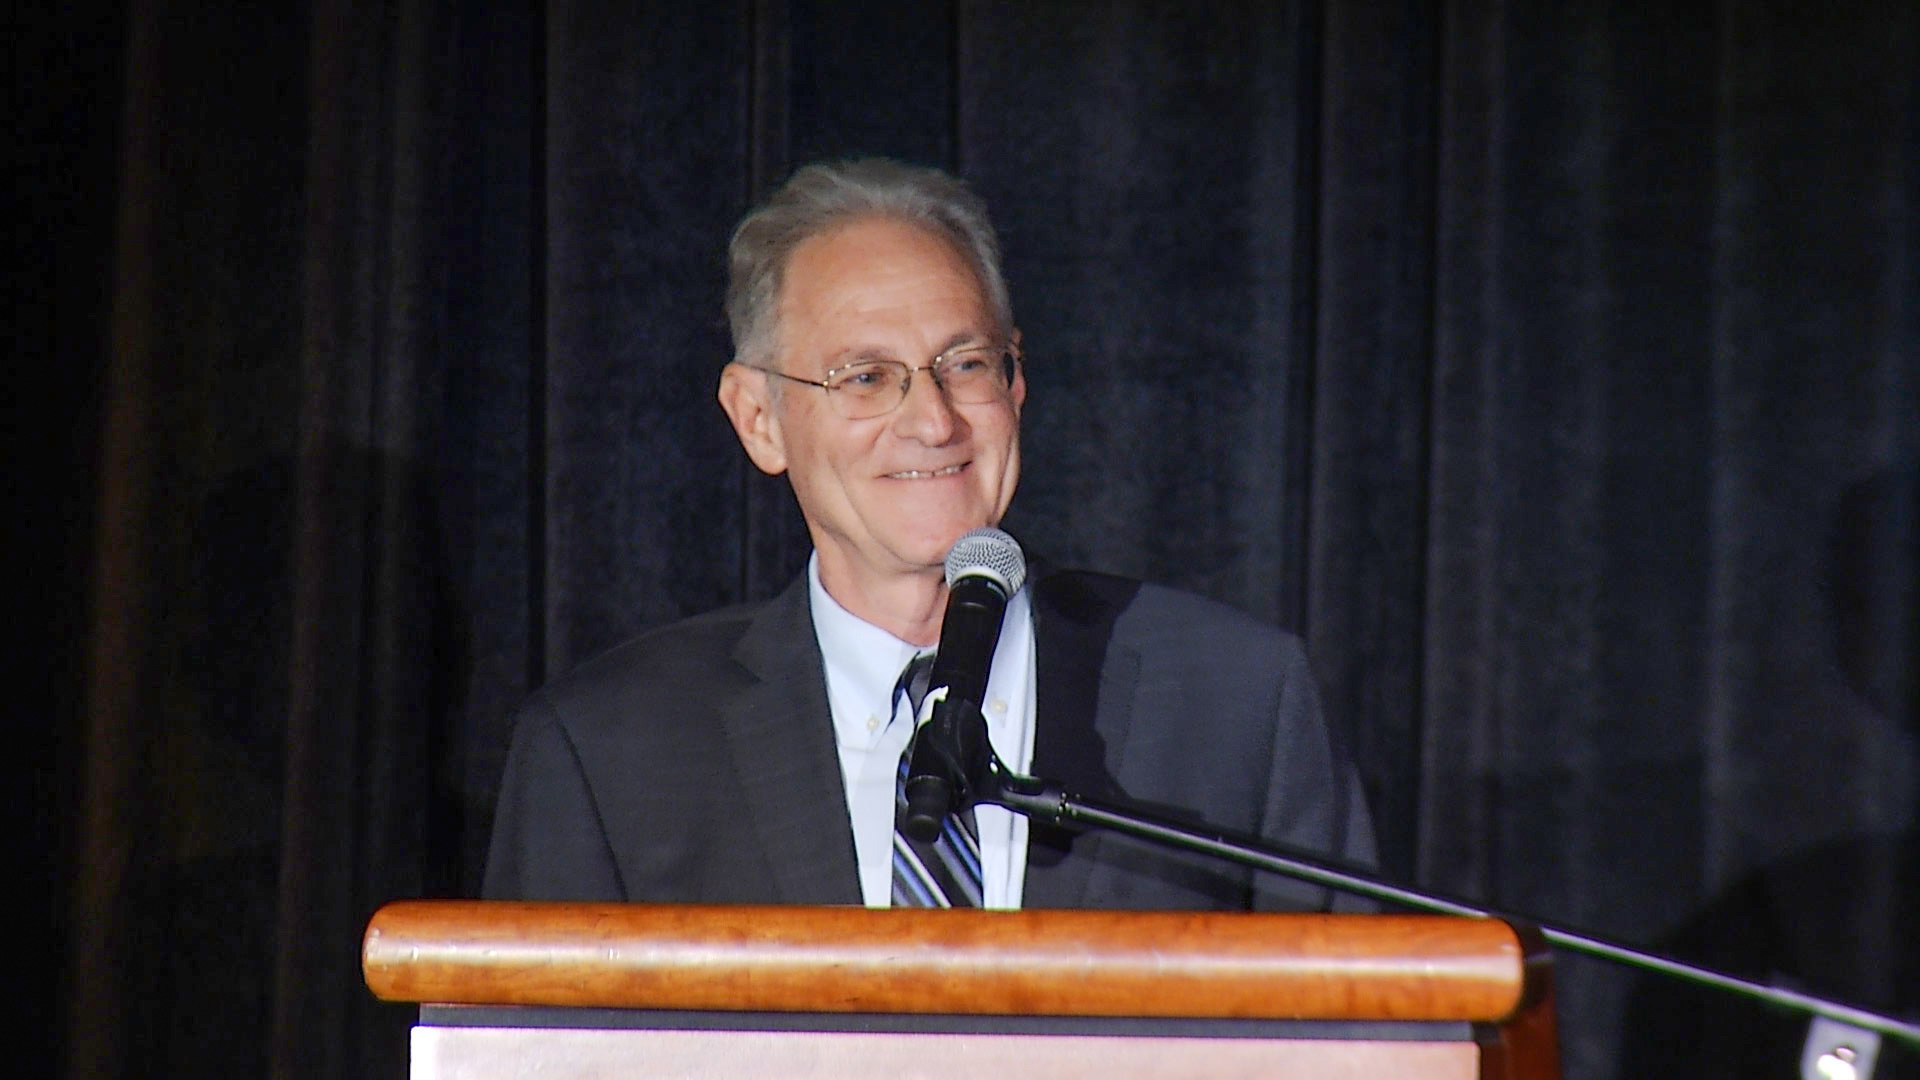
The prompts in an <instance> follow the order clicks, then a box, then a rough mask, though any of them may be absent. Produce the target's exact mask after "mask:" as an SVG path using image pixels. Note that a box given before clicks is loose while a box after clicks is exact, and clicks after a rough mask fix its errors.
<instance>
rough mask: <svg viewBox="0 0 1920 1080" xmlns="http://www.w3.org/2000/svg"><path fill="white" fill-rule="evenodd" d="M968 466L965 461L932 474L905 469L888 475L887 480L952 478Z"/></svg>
mask: <svg viewBox="0 0 1920 1080" xmlns="http://www.w3.org/2000/svg"><path fill="white" fill-rule="evenodd" d="M967 464H968V463H967V462H964V461H963V462H961V463H960V464H958V465H949V466H947V467H946V468H944V469H935V470H934V471H932V472H922V471H921V470H919V469H905V470H902V471H901V472H892V473H888V474H887V479H889V480H932V479H934V478H936V477H941V476H952V475H954V474H955V473H958V472H960V471H961V470H963V469H965V468H966V467H967Z"/></svg>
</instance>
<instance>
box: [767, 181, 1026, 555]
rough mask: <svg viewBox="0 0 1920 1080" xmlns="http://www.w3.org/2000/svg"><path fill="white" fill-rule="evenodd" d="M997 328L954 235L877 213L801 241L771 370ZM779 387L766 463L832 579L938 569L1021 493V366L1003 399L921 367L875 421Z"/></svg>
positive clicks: (932, 349)
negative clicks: (964, 398)
mask: <svg viewBox="0 0 1920 1080" xmlns="http://www.w3.org/2000/svg"><path fill="white" fill-rule="evenodd" d="M999 335H1000V331H999V329H998V327H996V325H995V323H994V320H993V317H992V315H991V312H990V309H989V307H988V305H987V302H986V299H985V298H984V297H983V296H982V294H981V290H980V285H979V282H978V281H977V280H976V279H975V275H974V273H973V269H972V267H971V265H970V264H969V263H968V262H967V260H966V259H965V258H963V257H962V256H961V255H960V254H959V252H958V251H956V250H955V249H954V247H953V245H952V244H951V243H949V242H948V241H947V240H946V239H944V238H943V237H941V236H939V235H937V234H935V233H932V232H929V231H927V230H925V229H922V228H920V227H918V226H914V225H908V224H904V223H901V222H897V221H892V220H888V219H884V218H870V219H863V220H859V221H855V222H853V223H851V224H847V225H843V226H841V227H839V228H837V229H834V230H833V231H831V232H827V233H824V234H821V235H819V236H815V237H813V238H811V239H809V240H807V241H805V242H804V243H802V244H801V245H800V246H799V247H798V248H796V249H795V250H794V253H793V255H792V257H791V260H790V262H789V263H788V266H787V272H786V277H785V282H784V286H783V288H782V291H781V296H780V308H779V324H778V338H779V344H778V347H777V355H778V360H777V366H778V367H779V369H780V370H781V371H784V372H786V373H787V374H789V375H794V376H798V377H800V378H803V379H820V378H821V377H823V376H824V375H825V374H826V373H827V372H828V371H829V370H832V369H833V368H836V367H839V366H841V365H844V364H847V363H849V362H851V361H854V360H865V359H886V360H897V361H899V362H901V363H904V364H906V365H907V366H909V367H916V368H917V367H920V366H922V365H925V364H927V363H930V362H931V361H932V360H933V359H934V358H935V357H937V356H939V355H941V354H942V353H944V352H947V351H948V350H951V349H953V348H955V347H956V346H960V345H971V344H999V343H1003V342H1002V340H1001V338H1000V336H999ZM771 381H772V380H771V378H770V377H769V382H771ZM780 391H781V393H780V394H779V396H778V400H777V403H776V404H774V406H773V407H772V409H771V424H770V432H769V434H770V440H769V441H770V442H771V443H772V444H774V449H775V451H776V457H777V460H775V461H773V462H771V463H772V464H775V465H777V466H784V468H785V469H786V471H787V473H788V475H789V479H790V480H791V481H792V483H793V491H794V494H795V496H797V497H798V499H799V503H800V510H801V513H802V514H803V515H804V516H805V517H806V520H807V527H808V530H809V531H810V532H811V533H812V536H813V541H814V547H815V549H816V550H817V551H818V552H819V553H820V562H821V573H822V576H823V578H824V579H825V580H826V581H827V582H828V584H829V586H830V587H831V586H832V585H833V584H834V583H835V582H836V581H845V582H848V583H849V584H852V583H853V582H856V581H862V580H864V581H873V580H876V579H878V578H884V577H885V576H887V575H896V574H900V573H919V572H925V571H927V570H928V569H929V568H938V567H940V566H941V565H942V563H943V562H944V560H945V559H946V555H947V549H948V548H950V547H952V546H953V542H954V541H955V540H957V539H959V537H960V534H962V533H964V532H966V531H967V530H969V529H975V528H979V527H981V526H984V525H993V524H997V523H998V522H999V520H1000V516H1001V515H1002V514H1003V513H1005V512H1006V509H1007V504H1008V502H1009V501H1011V500H1012V498H1013V489H1014V485H1015V483H1016V482H1017V481H1018V480H1019V474H1020V433H1019V418H1020V406H1021V403H1022V402H1024V401H1025V399H1026V382H1025V378H1024V376H1022V375H1020V374H1018V373H1016V375H1015V377H1014V382H1013V386H1012V388H1011V390H1010V392H1009V394H1008V395H1007V398H1006V400H1004V401H997V402H994V403H991V404H983V405H955V404H953V403H952V402H951V401H949V400H948V399H947V397H946V395H945V393H944V392H943V391H942V390H941V389H940V387H939V386H938V385H937V384H936V383H935V382H934V380H933V378H932V375H931V373H929V372H925V371H921V372H916V373H915V374H914V376H913V381H912V385H911V387H910V389H909V391H908V393H907V397H906V400H905V401H903V402H902V403H901V404H900V406H899V407H898V408H897V409H895V410H894V411H893V412H890V413H888V414H886V415H884V416H878V417H874V418H871V419H866V420H848V419H845V418H843V417H842V416H841V415H840V414H839V413H838V412H836V411H835V409H834V408H833V403H832V402H830V401H828V400H827V398H828V395H829V393H831V391H827V390H822V389H817V388H812V387H805V386H800V385H797V384H792V383H788V384H785V385H783V386H782V387H780ZM749 449H750V450H751V449H752V447H749ZM755 460H756V462H757V463H758V464H760V466H761V467H762V468H768V466H769V464H770V462H769V461H767V460H762V459H761V457H760V456H759V455H758V454H756V455H755ZM768 471H771V472H778V471H779V468H778V467H775V468H770V469H768Z"/></svg>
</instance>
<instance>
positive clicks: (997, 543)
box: [947, 528, 1027, 596]
mask: <svg viewBox="0 0 1920 1080" xmlns="http://www.w3.org/2000/svg"><path fill="white" fill-rule="evenodd" d="M963 577H984V578H990V579H992V580H993V581H996V582H998V583H999V584H1000V585H1001V587H1002V588H1004V589H1006V590H1007V595H1008V596H1012V595H1013V594H1014V593H1017V592H1019V591H1020V586H1022V585H1024V584H1026V582H1027V556H1026V553H1025V552H1023V551H1021V550H1020V543H1019V541H1017V540H1015V539H1014V538H1013V537H1011V536H1008V535H1007V534H1006V533H1004V532H1002V531H1000V530H999V529H993V528H987V529H974V530H973V531H971V532H968V533H966V534H964V535H962V536H961V537H960V539H958V540H955V541H954V542H953V548H952V550H950V551H948V552H947V584H948V585H952V584H953V583H954V582H956V581H958V580H960V579H961V578H963Z"/></svg>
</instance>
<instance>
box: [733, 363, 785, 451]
mask: <svg viewBox="0 0 1920 1080" xmlns="http://www.w3.org/2000/svg"><path fill="white" fill-rule="evenodd" d="M772 381H773V376H771V375H769V374H767V373H766V372H764V371H756V370H754V369H753V368H750V367H746V366H745V365H742V364H728V365H727V366H726V367H724V368H722V369H721V370H720V392H719V398H720V407H721V408H722V409H724V410H726V413H727V419H728V420H729V421H731V422H732V423H733V433H734V434H735V435H737V436H739V437H740V445H741V446H742V447H744V448H745V449H746V451H747V456H748V457H750V458H752V459H753V463H754V465H756V466H758V467H759V469H760V471H761V472H763V473H766V474H767V475H768V476H778V475H780V474H781V473H783V472H786V471H787V446H786V440H785V439H784V438H783V437H782V435H781V431H780V415H779V413H778V412H777V411H776V410H775V409H774V407H773V388H772V387H771V386H769V385H768V384H769V383H771V382H772Z"/></svg>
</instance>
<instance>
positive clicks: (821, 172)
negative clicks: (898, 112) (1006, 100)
mask: <svg viewBox="0 0 1920 1080" xmlns="http://www.w3.org/2000/svg"><path fill="white" fill-rule="evenodd" d="M867 217H882V218H891V219H893V220H896V221H902V222H906V223H908V224H912V225H920V226H924V227H926V228H929V229H931V230H933V231H935V232H937V233H939V234H940V235H942V236H945V237H946V238H947V239H948V240H950V241H952V243H953V245H954V247H955V248H956V249H957V250H958V251H959V252H960V253H961V254H962V255H964V256H966V258H967V261H969V262H970V263H972V264H973V269H974V273H975V275H976V276H978V278H979V279H980V287H981V290H982V291H983V292H985V293H986V300H987V306H988V309H989V311H990V312H991V314H992V315H993V318H994V319H995V320H996V321H997V322H998V323H999V324H1000V325H999V327H998V329H999V330H1000V332H1001V333H1003V334H1010V333H1012V332H1013V305H1012V303H1011V301H1009V300H1008V298H1007V283H1006V279H1005V278H1003V277H1002V276H1001V274H1000V241H999V240H998V239H997V238H996V237H995V236H994V233H993V224H992V222H990V221H989V220H988V219H987V204H986V203H985V202H983V201H982V200H981V198H980V196H978V195H975V194H974V193H973V192H972V191H970V190H968V188H967V186H966V184H965V183H963V182H961V181H960V180H958V179H956V178H955V177H952V176H949V175H948V174H946V173H944V172H941V171H940V170H938V169H927V168H920V167H918V166H914V165H906V164H902V163H901V162H898V161H890V160H888V159H886V158H860V159H858V160H854V161H832V162H817V163H815V164H812V165H808V166H806V167H805V168H802V169H801V170H800V171H798V172H796V173H794V174H793V176H792V177H791V178H789V179H788V180H787V182H786V183H785V184H782V185H781V186H780V188H779V189H778V190H776V191H775V192H774V193H773V194H772V195H771V196H769V197H768V198H767V201H766V202H764V203H762V204H761V205H760V206H758V207H756V208H755V209H754V210H753V211H752V212H751V213H749V214H748V215H747V216H746V217H745V218H742V219H741V221H740V225H739V227H738V228H736V229H734V230H733V241H732V243H730V244H728V245H727V274H728V276H727V324H728V326H729V327H730V328H731V329H732V331H733V358H734V360H736V361H737V362H739V363H743V364H750V365H753V366H763V365H766V364H769V363H770V362H771V361H772V360H773V352H774V347H775V331H776V329H777V326H776V324H777V323H778V321H779V305H780V288H781V285H782V283H783V282H784V280H785V278H786V271H787V263H788V262H789V261H791V260H792V258H793V253H794V251H795V249H797V248H798V247H799V246H800V245H801V244H802V243H804V242H805V241H807V240H809V239H811V238H813V237H815V236H819V235H821V234H822V233H826V232H829V231H831V230H832V229H834V228H836V227H838V226H840V225H844V224H847V223H849V222H852V221H854V220H857V219H859V218H867Z"/></svg>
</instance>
